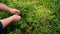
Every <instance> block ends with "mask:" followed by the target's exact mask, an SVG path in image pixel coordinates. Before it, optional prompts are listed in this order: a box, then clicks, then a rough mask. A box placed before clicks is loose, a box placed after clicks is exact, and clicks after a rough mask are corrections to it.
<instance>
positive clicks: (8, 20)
mask: <svg viewBox="0 0 60 34" xmlns="http://www.w3.org/2000/svg"><path fill="white" fill-rule="evenodd" d="M0 10H6V11H8V12H10V13H11V14H13V16H10V17H8V18H5V19H2V20H0V21H1V22H2V24H3V28H5V27H6V26H7V25H9V24H10V23H12V22H13V21H18V20H20V19H21V17H20V16H19V15H18V14H20V11H19V10H17V9H14V8H10V7H8V6H7V5H5V4H2V3H0Z"/></svg>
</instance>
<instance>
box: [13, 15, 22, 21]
mask: <svg viewBox="0 0 60 34" xmlns="http://www.w3.org/2000/svg"><path fill="white" fill-rule="evenodd" d="M12 19H13V21H18V20H20V19H21V17H20V16H19V15H13V16H12Z"/></svg>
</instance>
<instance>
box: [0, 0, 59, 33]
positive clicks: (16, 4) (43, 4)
mask: <svg viewBox="0 0 60 34" xmlns="http://www.w3.org/2000/svg"><path fill="white" fill-rule="evenodd" d="M0 2H2V3H4V4H6V5H8V6H9V7H11V8H16V9H18V10H20V11H21V12H22V14H21V16H22V19H21V20H19V21H17V22H14V23H11V24H10V25H9V26H8V27H7V28H6V29H4V30H3V32H2V34H59V33H60V0H0ZM9 16H11V14H10V13H8V12H7V13H6V12H5V11H1V12H0V19H3V18H7V17H9Z"/></svg>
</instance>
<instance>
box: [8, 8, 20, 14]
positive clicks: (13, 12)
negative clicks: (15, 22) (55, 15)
mask: <svg viewBox="0 0 60 34" xmlns="http://www.w3.org/2000/svg"><path fill="white" fill-rule="evenodd" d="M9 12H10V13H11V14H15V15H20V11H19V10H17V9H14V8H10V9H9Z"/></svg>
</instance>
